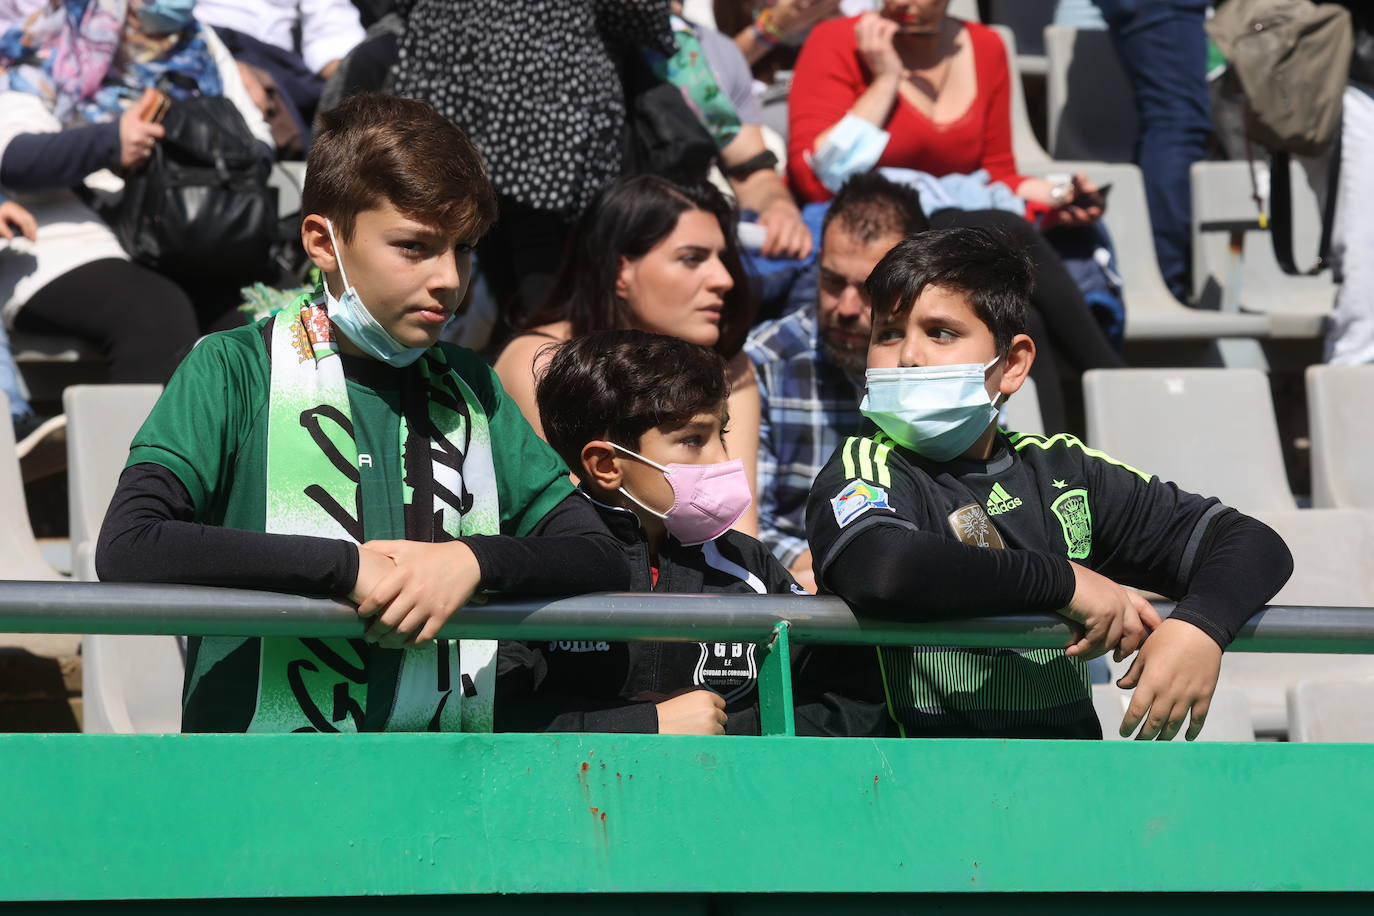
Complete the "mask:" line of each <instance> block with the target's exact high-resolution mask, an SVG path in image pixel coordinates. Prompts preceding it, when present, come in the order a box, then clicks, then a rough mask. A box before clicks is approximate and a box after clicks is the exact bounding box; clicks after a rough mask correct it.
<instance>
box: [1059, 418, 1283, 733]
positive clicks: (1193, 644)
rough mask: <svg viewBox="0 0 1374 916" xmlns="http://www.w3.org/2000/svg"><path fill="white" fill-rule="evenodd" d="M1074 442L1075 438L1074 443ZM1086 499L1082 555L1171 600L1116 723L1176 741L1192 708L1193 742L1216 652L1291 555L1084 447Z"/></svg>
mask: <svg viewBox="0 0 1374 916" xmlns="http://www.w3.org/2000/svg"><path fill="white" fill-rule="evenodd" d="M1075 444H1076V443H1075ZM1082 461H1083V475H1084V476H1083V480H1084V482H1085V483H1086V488H1087V492H1088V494H1089V496H1088V498H1090V499H1092V500H1093V507H1092V514H1093V524H1092V533H1091V539H1092V550H1091V555H1090V557H1088V558H1087V560H1085V562H1086V563H1090V564H1091V565H1092V566H1093V568H1094V569H1096V570H1098V572H1100V573H1101V574H1103V575H1105V576H1109V577H1110V578H1112V579H1113V580H1116V581H1119V582H1123V583H1126V584H1129V585H1133V586H1136V587H1139V588H1145V589H1149V590H1150V591H1154V592H1158V593H1159V594H1162V595H1167V596H1169V597H1171V598H1175V599H1177V602H1178V603H1177V605H1176V607H1175V609H1174V612H1173V614H1172V615H1171V616H1170V618H1169V619H1168V620H1167V621H1165V622H1164V624H1163V625H1162V626H1161V627H1160V628H1159V629H1158V630H1157V631H1156V632H1155V633H1154V634H1153V635H1151V637H1150V638H1149V639H1148V640H1147V641H1146V642H1145V645H1144V647H1142V648H1141V650H1140V655H1139V656H1138V657H1137V658H1136V660H1135V662H1134V664H1133V665H1132V666H1131V669H1130V671H1129V672H1128V673H1127V675H1126V676H1125V677H1124V678H1122V679H1121V680H1120V681H1118V684H1119V685H1120V686H1121V687H1123V688H1126V689H1130V688H1132V687H1134V688H1135V694H1134V695H1133V696H1132V698H1131V704H1130V707H1129V709H1128V711H1127V714H1126V716H1125V718H1124V719H1123V721H1122V723H1121V729H1122V732H1123V734H1129V733H1130V732H1131V731H1132V730H1134V728H1135V726H1136V725H1137V724H1138V723H1139V722H1140V721H1141V720H1142V719H1144V720H1145V726H1144V728H1142V729H1141V732H1140V737H1142V738H1154V737H1158V738H1161V739H1164V740H1168V739H1171V738H1173V737H1174V736H1175V735H1176V734H1177V733H1178V732H1179V731H1180V729H1181V728H1182V726H1183V722H1184V720H1185V719H1187V718H1188V716H1189V712H1190V710H1191V713H1192V721H1191V723H1190V725H1189V728H1188V732H1187V737H1188V738H1190V739H1191V738H1195V737H1197V734H1198V732H1199V731H1200V730H1201V728H1202V725H1203V722H1204V721H1205V719H1206V714H1207V707H1208V704H1209V703H1210V701H1211V697H1212V692H1213V690H1214V689H1215V688H1216V681H1217V675H1218V673H1219V671H1220V664H1221V653H1222V651H1223V650H1224V649H1225V648H1226V646H1227V645H1229V644H1230V642H1231V640H1232V639H1233V638H1234V637H1235V635H1236V633H1237V632H1238V631H1239V630H1240V628H1241V626H1242V625H1243V624H1244V623H1245V621H1247V620H1248V619H1250V617H1251V616H1252V615H1254V613H1255V612H1256V611H1258V610H1260V609H1261V608H1262V607H1264V605H1265V604H1266V603H1267V602H1268V601H1269V600H1270V599H1271V598H1272V597H1273V596H1274V595H1275V594H1276V593H1277V592H1278V590H1279V589H1280V588H1282V587H1283V584H1284V583H1285V582H1286V581H1288V577H1289V576H1290V575H1291V574H1292V571H1293V559H1292V555H1291V554H1290V553H1289V551H1288V547H1287V545H1285V544H1284V543H1283V539H1282V538H1280V537H1279V536H1278V535H1277V534H1276V533H1274V531H1273V530H1272V529H1270V528H1269V527H1268V526H1267V525H1265V524H1263V523H1262V522H1259V521H1256V520H1255V519H1253V518H1250V517H1248V516H1246V515H1243V514H1241V513H1239V512H1237V511H1235V510H1234V509H1231V508H1228V507H1226V506H1224V505H1222V504H1221V503H1220V502H1219V501H1217V500H1216V499H1213V498H1209V497H1203V496H1198V495H1196V494H1193V493H1189V492H1187V491H1184V490H1180V489H1179V488H1178V487H1177V486H1176V485H1175V484H1173V483H1170V482H1167V481H1161V480H1159V479H1158V478H1157V477H1153V476H1151V475H1149V474H1146V473H1143V472H1140V471H1136V470H1135V469H1133V468H1130V467H1127V466H1125V465H1122V464H1120V463H1118V462H1115V461H1113V460H1111V459H1109V458H1107V457H1106V456H1103V455H1101V454H1100V453H1093V452H1090V451H1088V450H1083V458H1082Z"/></svg>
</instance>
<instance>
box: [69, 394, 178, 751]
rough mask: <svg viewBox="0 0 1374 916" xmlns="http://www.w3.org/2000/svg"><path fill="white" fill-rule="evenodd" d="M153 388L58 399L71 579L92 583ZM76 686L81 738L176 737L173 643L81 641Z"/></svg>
mask: <svg viewBox="0 0 1374 916" xmlns="http://www.w3.org/2000/svg"><path fill="white" fill-rule="evenodd" d="M161 391H162V388H161V386H159V385H74V386H72V387H71V388H68V389H67V390H66V392H65V394H64V395H63V405H64V407H65V409H66V412H67V422H68V432H67V461H68V482H69V514H70V522H71V539H72V570H73V574H74V575H75V576H76V577H77V578H79V579H84V580H87V581H94V580H95V578H96V576H95V542H96V538H97V537H98V536H99V534H100V525H101V522H102V521H103V520H104V518H105V510H106V508H107V507H108V506H109V503H110V498H111V497H112V496H113V495H114V491H115V486H116V484H117V483H118V481H119V474H120V472H121V471H122V470H123V468H124V462H125V460H126V459H127V458H128V454H129V451H128V448H129V442H130V441H131V440H132V439H133V437H134V434H135V433H137V432H138V429H139V427H140V426H142V425H143V421H144V420H145V419H146V418H147V416H148V412H149V411H150V410H151V409H152V407H153V404H154V403H156V401H157V398H158V395H159V394H160V393H161ZM81 653H82V668H81V686H82V695H83V700H84V706H85V715H84V720H85V721H84V726H83V727H84V730H85V731H87V732H120V733H132V732H159V733H163V732H178V731H180V730H181V681H182V677H183V673H184V671H185V667H186V666H185V660H184V654H183V651H182V647H181V645H180V643H179V642H178V638H177V637H175V636H84V637H82V639H81Z"/></svg>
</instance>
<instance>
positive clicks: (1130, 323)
mask: <svg viewBox="0 0 1374 916" xmlns="http://www.w3.org/2000/svg"><path fill="white" fill-rule="evenodd" d="M1022 171H1024V172H1026V173H1027V174H1034V175H1048V174H1051V173H1055V172H1060V173H1075V172H1083V173H1085V174H1086V175H1087V176H1088V178H1089V179H1091V180H1092V181H1093V182H1095V183H1096V184H1097V185H1099V186H1105V185H1108V184H1110V185H1111V186H1112V190H1111V194H1110V196H1109V197H1108V199H1107V210H1106V213H1105V215H1104V216H1103V222H1104V223H1106V226H1107V231H1108V232H1110V233H1111V236H1112V242H1113V243H1114V244H1115V246H1116V256H1117V263H1118V264H1119V265H1120V268H1121V278H1122V282H1123V283H1124V289H1123V291H1122V298H1123V299H1124V300H1125V303H1126V339H1127V340H1128V341H1154V340H1216V339H1225V338H1264V337H1268V336H1269V333H1270V330H1269V329H1270V321H1269V317H1268V316H1267V315H1246V314H1226V313H1223V312H1217V311H1211V310H1208V309H1194V308H1188V307H1187V306H1185V305H1182V304H1181V303H1179V301H1178V300H1177V299H1175V298H1174V297H1173V295H1172V294H1171V293H1170V292H1169V288H1168V287H1167V286H1166V285H1165V284H1164V277H1163V276H1161V275H1160V272H1159V261H1158V260H1156V258H1155V246H1154V233H1153V230H1152V229H1151V224H1150V211H1149V206H1148V205H1147V204H1146V202H1145V182H1144V179H1143V178H1142V177H1141V174H1140V169H1138V168H1136V167H1135V166H1134V165H1130V164H1115V163H1104V162H1042V163H1031V164H1029V165H1026V166H1023V167H1022Z"/></svg>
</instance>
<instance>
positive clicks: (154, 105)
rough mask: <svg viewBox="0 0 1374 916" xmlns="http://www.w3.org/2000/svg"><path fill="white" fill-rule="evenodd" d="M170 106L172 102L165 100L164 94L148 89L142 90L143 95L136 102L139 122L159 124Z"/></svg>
mask: <svg viewBox="0 0 1374 916" xmlns="http://www.w3.org/2000/svg"><path fill="white" fill-rule="evenodd" d="M171 106H172V100H171V99H169V98H167V96H166V94H165V93H162V92H159V91H158V90H156V89H153V88H152V87H149V88H147V89H145V90H143V95H142V97H140V98H139V100H138V117H139V120H141V121H151V122H152V123H154V124H161V123H162V119H163V118H165V117H166V116H167V109H168V108H170V107H171Z"/></svg>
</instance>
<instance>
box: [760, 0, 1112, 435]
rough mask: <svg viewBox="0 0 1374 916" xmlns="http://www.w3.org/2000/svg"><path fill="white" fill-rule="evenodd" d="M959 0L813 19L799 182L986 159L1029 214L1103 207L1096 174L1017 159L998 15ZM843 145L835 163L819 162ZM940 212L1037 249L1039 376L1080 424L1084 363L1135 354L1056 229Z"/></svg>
mask: <svg viewBox="0 0 1374 916" xmlns="http://www.w3.org/2000/svg"><path fill="white" fill-rule="evenodd" d="M946 5H947V0H884V2H883V12H882V14H881V15H879V14H877V13H864V14H863V15H862V16H858V17H856V18H852V19H832V20H829V21H827V22H823V23H821V24H820V25H818V26H816V28H815V29H813V30H812V32H811V35H810V37H809V38H808V39H807V42H806V45H805V47H803V48H802V53H801V57H800V58H798V60H797V69H796V73H795V75H794V77H793V80H792V89H791V92H790V94H789V101H788V106H789V120H790V131H789V133H790V136H789V141H788V143H789V149H788V157H787V158H788V171H789V174H790V177H791V181H792V188H793V190H794V191H796V192H797V193H799V194H800V195H801V196H802V197H804V198H806V199H807V200H811V201H823V200H829V199H830V197H832V196H833V194H834V192H835V191H837V190H838V189H839V187H840V185H842V184H843V182H844V179H845V178H847V177H849V175H852V174H855V173H857V172H860V171H867V170H868V169H871V168H875V167H888V166H891V167H894V168H908V169H916V170H919V171H922V172H926V173H927V174H930V175H935V176H937V177H938V176H942V175H951V174H963V175H967V174H971V173H973V172H976V171H978V170H979V169H985V170H986V171H987V173H988V179H989V181H994V182H1001V183H1003V184H1004V185H1006V186H1007V188H1009V189H1010V190H1011V191H1012V192H1014V193H1015V194H1016V196H1018V197H1020V198H1022V199H1023V200H1025V201H1026V211H1025V214H1024V215H1025V216H1026V217H1027V218H1028V219H1036V222H1037V225H1038V226H1039V228H1040V229H1049V228H1051V227H1054V226H1075V225H1083V224H1086V223H1089V222H1091V221H1093V220H1095V219H1098V218H1100V217H1101V216H1102V206H1101V204H1102V200H1101V197H1100V196H1099V195H1097V194H1096V192H1097V188H1096V187H1094V186H1093V185H1092V184H1091V183H1090V182H1089V181H1088V180H1087V179H1086V178H1085V177H1084V176H1082V175H1078V176H1075V177H1074V179H1073V180H1072V182H1066V183H1065V184H1063V185H1051V184H1050V182H1048V181H1046V180H1045V179H1043V178H1032V177H1027V176H1025V175H1021V174H1020V173H1018V172H1017V170H1016V159H1015V156H1014V155H1013V154H1012V149H1011V85H1010V79H1011V76H1010V71H1009V70H1008V67H1007V53H1006V49H1005V47H1004V46H1003V44H1002V40H1001V38H999V37H998V36H997V33H996V32H993V31H992V30H991V29H988V28H985V27H983V26H982V25H979V24H977V23H972V22H963V21H961V20H959V19H954V18H951V17H948V16H946V15H945V7H946ZM828 143H829V148H828V149H827V144H828ZM837 150H841V151H842V152H840V153H839V154H837V155H833V158H832V161H831V165H830V166H828V167H826V168H821V169H819V170H817V169H813V163H814V162H816V161H818V160H821V159H824V158H826V157H831V156H832V154H836V151H837ZM836 162H838V164H836ZM817 171H819V172H820V173H821V175H824V176H826V179H827V180H826V183H822V181H821V176H820V175H818V174H817ZM827 185H829V186H827ZM1085 197H1086V198H1087V201H1086V202H1085V201H1084V200H1083V198H1085ZM930 217H931V226H932V227H933V228H937V229H943V228H950V227H952V226H979V227H983V228H990V229H995V230H999V231H1001V232H1003V233H1004V234H1006V235H1010V236H1012V237H1013V238H1014V239H1016V240H1017V241H1018V242H1019V243H1020V244H1022V245H1023V246H1024V247H1025V249H1026V253H1027V254H1029V255H1030V257H1031V260H1032V261H1033V262H1034V263H1035V288H1034V290H1033V291H1032V293H1031V304H1032V306H1033V309H1032V311H1031V314H1030V316H1029V318H1030V333H1031V337H1032V339H1034V340H1035V344H1036V347H1037V348H1038V349H1039V351H1040V354H1041V358H1039V359H1037V360H1036V370H1035V372H1036V374H1035V381H1036V385H1037V391H1038V394H1039V401H1040V410H1041V414H1042V418H1043V420H1044V422H1045V424H1046V428H1047V429H1055V430H1060V429H1067V430H1071V431H1081V427H1082V417H1081V415H1080V414H1079V405H1080V400H1081V398H1080V396H1079V394H1078V392H1079V391H1080V390H1081V388H1080V376H1081V373H1082V372H1084V371H1086V370H1088V369H1110V368H1116V367H1119V366H1123V365H1125V363H1124V362H1123V361H1122V359H1121V356H1120V355H1119V354H1118V353H1117V352H1116V351H1115V350H1113V349H1112V347H1111V344H1110V343H1108V341H1107V338H1106V335H1105V334H1103V333H1102V329H1101V327H1100V326H1099V325H1098V324H1097V321H1096V320H1095V319H1094V318H1093V316H1092V313H1091V311H1089V309H1088V305H1087V303H1086V302H1085V301H1084V300H1083V294H1082V293H1081V292H1080V291H1079V289H1078V286H1077V285H1076V284H1075V283H1074V281H1073V278H1072V277H1070V276H1069V273H1068V271H1067V270H1065V268H1064V265H1063V262H1061V261H1060V260H1059V257H1058V255H1057V254H1056V253H1055V251H1054V249H1053V248H1052V247H1051V245H1050V243H1049V242H1048V241H1047V240H1046V239H1045V237H1044V235H1042V234H1041V233H1040V232H1038V231H1036V228H1035V227H1034V226H1032V225H1031V223H1029V222H1027V221H1026V219H1022V218H1021V217H1020V216H1017V215H1016V214H1013V213H1008V212H1006V211H1004V210H954V209H946V210H941V211H939V212H937V213H932V214H930ZM1070 411H1072V414H1071V413H1070Z"/></svg>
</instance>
